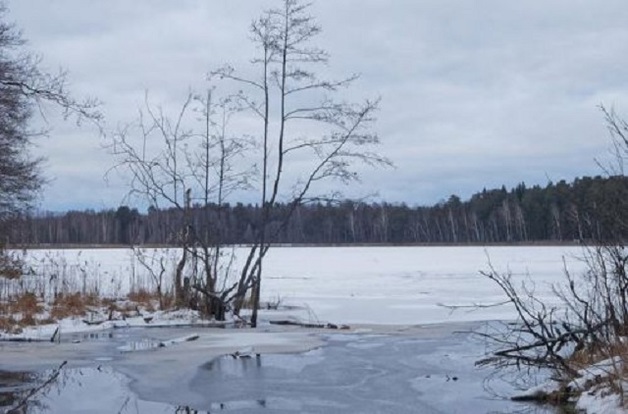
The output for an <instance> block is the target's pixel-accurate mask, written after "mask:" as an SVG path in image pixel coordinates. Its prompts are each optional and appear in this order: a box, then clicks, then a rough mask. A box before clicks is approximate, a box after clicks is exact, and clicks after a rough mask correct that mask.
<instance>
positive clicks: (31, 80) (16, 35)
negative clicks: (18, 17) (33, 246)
mask: <svg viewBox="0 0 628 414" xmlns="http://www.w3.org/2000/svg"><path fill="white" fill-rule="evenodd" d="M6 13H7V10H6V7H5V5H4V2H0V275H6V274H11V273H12V272H13V270H16V269H18V268H19V266H18V267H17V268H16V267H14V265H18V264H19V263H18V262H16V261H15V260H14V259H11V258H9V257H7V256H6V255H7V253H6V252H5V250H4V246H5V244H6V242H7V241H8V240H7V237H6V226H7V224H8V223H9V222H10V221H11V220H13V219H14V218H15V216H16V215H18V214H19V213H21V212H24V211H25V210H28V209H29V208H30V207H31V204H32V202H33V201H34V199H35V197H36V195H37V193H38V191H39V190H40V188H41V186H42V185H43V184H44V178H43V176H42V171H41V163H42V159H41V158H37V157H33V156H32V154H31V153H30V147H31V142H32V139H33V138H34V137H36V136H39V135H41V134H42V133H44V132H45V131H39V130H34V129H33V128H32V126H31V121H32V120H33V116H34V115H35V114H36V112H37V111H38V112H39V113H40V114H42V115H43V114H44V113H45V108H46V104H52V105H54V106H56V107H57V108H61V110H62V111H63V115H64V116H65V117H66V118H67V117H70V116H72V115H75V116H76V120H77V122H80V121H81V120H84V119H88V120H91V121H94V122H96V123H97V124H99V121H100V120H101V114H100V113H99V112H98V110H97V109H98V102H97V101H96V100H94V99H86V100H83V101H79V100H76V99H74V98H73V97H72V96H71V95H70V93H69V92H68V87H67V74H66V72H64V71H60V72H59V73H57V74H51V73H48V72H46V71H44V70H43V69H41V58H40V57H38V56H36V55H33V54H31V53H28V52H27V51H26V49H25V40H24V39H23V38H22V36H21V34H20V32H19V30H17V29H16V28H15V27H14V26H13V25H12V24H10V23H7V22H6ZM12 269H13V270H12Z"/></svg>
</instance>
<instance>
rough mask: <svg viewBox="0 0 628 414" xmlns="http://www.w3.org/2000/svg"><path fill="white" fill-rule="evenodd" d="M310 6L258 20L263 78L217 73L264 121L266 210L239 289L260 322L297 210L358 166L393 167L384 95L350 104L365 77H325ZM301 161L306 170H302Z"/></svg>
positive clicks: (286, 4)
mask: <svg viewBox="0 0 628 414" xmlns="http://www.w3.org/2000/svg"><path fill="white" fill-rule="evenodd" d="M309 8H310V4H309V3H303V2H301V1H299V0H283V1H282V2H281V6H280V7H278V8H274V9H270V10H267V11H266V12H265V13H264V14H263V15H262V16H261V17H260V18H259V19H257V20H255V21H254V22H253V24H252V25H251V35H252V39H253V42H254V43H255V46H256V47H257V50H258V51H259V55H258V56H256V57H254V58H253V59H252V61H251V62H252V65H253V66H254V68H253V71H256V72H257V76H255V77H251V78H249V77H245V76H244V75H241V74H240V72H238V71H236V70H235V69H234V68H232V67H223V68H221V69H219V70H216V71H214V72H212V74H211V75H212V76H218V77H220V78H221V79H225V80H230V81H233V82H236V83H237V84H239V86H240V87H242V88H243V90H242V92H241V93H240V94H239V99H240V101H241V102H242V103H243V105H245V106H246V107H247V108H248V109H249V110H250V111H251V112H252V113H253V114H255V116H256V117H257V118H258V119H259V122H260V133H259V135H258V136H259V142H260V148H261V153H260V164H261V177H260V180H259V188H258V190H259V202H260V205H261V206H262V213H261V215H260V217H259V220H258V223H257V228H256V234H257V235H256V239H255V240H256V241H255V243H254V245H253V247H252V248H251V249H250V251H249V254H248V257H247V260H246V262H245V265H244V267H243V268H242V270H241V275H240V280H239V281H238V285H237V288H236V290H235V295H236V296H237V297H239V298H242V297H244V296H245V292H246V291H247V290H249V289H251V295H252V297H251V299H252V303H253V314H252V317H251V325H253V326H255V325H256V324H257V309H258V308H259V302H260V287H261V282H262V274H263V266H262V262H263V259H264V256H265V255H266V253H267V252H268V249H269V247H270V244H271V243H272V241H273V239H274V237H275V236H276V234H277V233H278V232H279V231H280V230H281V229H282V228H283V227H284V226H285V225H286V224H287V222H288V219H289V218H290V216H291V215H292V214H293V213H294V211H295V209H296V208H297V207H298V206H299V205H300V204H302V203H306V202H308V201H311V200H321V199H327V200H329V199H334V198H336V197H337V195H338V194H337V192H334V191H331V192H330V191H323V190H324V187H323V186H322V185H320V184H321V183H322V182H324V181H327V180H333V179H336V180H339V181H341V182H343V183H351V182H354V181H356V180H357V179H358V174H357V170H356V169H355V167H356V166H357V164H368V165H375V166H381V165H388V164H389V161H388V160H387V159H386V158H384V157H382V156H381V155H379V154H378V153H376V152H373V151H372V148H373V146H374V145H376V144H378V142H379V140H378V137H377V135H376V134H375V133H373V132H372V130H371V129H370V127H371V124H372V122H373V121H374V113H375V111H376V110H377V106H378V100H366V101H364V102H361V103H355V104H351V103H346V102H344V101H341V100H336V99H334V98H333V96H334V95H335V94H336V93H337V92H339V91H340V90H342V89H345V88H347V87H349V86H350V85H351V84H352V83H353V82H354V81H355V80H356V79H357V78H358V77H357V76H356V75H352V76H349V77H346V78H342V79H326V78H324V77H323V75H322V71H323V69H324V68H325V67H326V66H327V65H328V63H329V55H328V53H327V52H326V51H324V50H323V49H320V48H318V47H316V46H315V45H314V44H313V43H312V41H313V40H314V39H315V38H316V36H317V35H318V34H319V33H320V32H321V28H320V26H319V25H318V24H316V22H315V20H314V18H313V17H312V16H311V15H310V14H309ZM247 73H250V72H247ZM298 163H301V165H303V164H305V167H302V168H299V167H296V165H297V164H298ZM278 201H282V202H286V203H288V204H289V206H290V207H289V208H288V209H286V210H285V211H281V212H280V211H278V210H277V209H275V208H274V206H275V205H276V203H277V202H278ZM237 311H239V308H238V307H236V312H237Z"/></svg>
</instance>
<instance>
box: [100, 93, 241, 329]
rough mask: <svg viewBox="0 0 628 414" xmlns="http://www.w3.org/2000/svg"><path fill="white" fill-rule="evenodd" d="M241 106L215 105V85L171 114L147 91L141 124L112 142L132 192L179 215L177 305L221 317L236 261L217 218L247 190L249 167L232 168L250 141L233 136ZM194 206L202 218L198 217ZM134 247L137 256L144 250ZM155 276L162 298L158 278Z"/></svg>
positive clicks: (173, 227) (172, 227)
mask: <svg viewBox="0 0 628 414" xmlns="http://www.w3.org/2000/svg"><path fill="white" fill-rule="evenodd" d="M238 110H239V108H238V107H237V105H234V104H233V101H232V100H231V99H221V100H217V101H216V102H212V91H211V90H208V91H207V93H206V94H204V96H199V95H194V94H193V93H191V92H190V93H188V94H187V95H186V97H185V99H184V101H183V104H182V105H181V107H180V108H179V109H178V110H176V111H175V114H174V115H170V114H169V113H168V112H167V111H166V110H165V109H164V108H162V107H160V106H156V105H153V104H151V103H150V101H149V99H148V96H147V97H146V100H145V105H144V108H143V109H142V110H140V112H139V116H138V119H137V121H136V122H134V123H131V124H128V125H125V126H124V127H121V128H120V129H119V130H118V131H117V132H116V133H115V134H113V136H112V141H111V143H110V149H111V151H112V153H113V155H114V156H115V157H116V159H117V164H116V165H115V166H114V169H122V170H124V171H125V172H130V174H128V175H127V176H128V177H130V183H129V184H130V192H129V196H130V197H132V198H139V199H140V200H142V201H143V202H144V203H148V204H149V205H150V206H152V207H154V208H168V209H174V211H176V212H177V215H176V218H175V219H174V220H172V221H170V222H169V229H168V231H169V233H170V234H171V243H172V244H174V245H175V246H179V247H181V249H182V250H181V255H180V256H179V258H178V260H177V261H176V264H175V266H174V275H173V278H172V289H173V292H172V293H173V295H174V303H175V305H176V306H178V307H191V308H193V309H198V310H200V311H201V312H203V313H204V314H205V315H206V316H208V317H214V318H216V319H219V320H223V319H224V317H225V313H226V312H227V310H228V304H227V302H226V300H225V297H224V286H225V285H226V284H227V281H228V280H229V272H230V263H231V261H232V258H231V257H230V256H231V253H230V252H229V251H227V252H225V251H224V250H223V249H222V248H221V247H222V244H223V241H222V237H221V234H220V233H221V226H220V219H218V220H212V215H215V214H218V215H220V210H221V208H222V207H221V206H222V205H223V203H225V201H226V199H227V197H228V196H229V195H230V194H231V193H233V192H234V191H235V190H237V189H241V188H244V187H246V185H247V182H248V177H249V175H250V174H249V172H248V170H247V168H248V167H246V166H245V167H244V168H243V169H240V168H236V167H235V166H234V161H235V160H236V159H237V158H239V157H242V156H243V153H244V152H245V151H246V150H247V147H248V142H247V140H245V139H240V138H236V137H233V136H230V135H229V134H228V124H229V121H230V118H231V116H232V114H233V113H235V112H237V111H238ZM193 207H194V210H195V212H198V211H200V212H201V214H200V216H199V214H198V213H196V214H194V216H193V214H192V208H193ZM135 251H136V253H137V254H138V258H140V256H141V250H137V249H135ZM153 262H154V261H153ZM158 262H159V269H158V271H157V273H155V274H158V275H160V277H162V275H163V271H164V269H163V268H164V263H163V261H162V260H159V261H158ZM151 272H154V269H153V270H151ZM151 272H149V273H151ZM151 274H152V273H151ZM155 280H156V281H157V280H158V281H159V283H158V284H157V288H158V293H159V296H160V300H162V295H163V294H165V292H163V289H162V282H161V279H160V278H157V279H155ZM162 303H163V300H162Z"/></svg>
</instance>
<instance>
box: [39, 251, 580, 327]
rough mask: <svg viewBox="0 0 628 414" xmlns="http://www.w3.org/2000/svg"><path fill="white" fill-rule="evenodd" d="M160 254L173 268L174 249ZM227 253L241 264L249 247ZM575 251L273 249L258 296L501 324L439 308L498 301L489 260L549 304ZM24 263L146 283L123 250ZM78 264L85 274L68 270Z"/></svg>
mask: <svg viewBox="0 0 628 414" xmlns="http://www.w3.org/2000/svg"><path fill="white" fill-rule="evenodd" d="M162 252H163V254H165V255H167V256H168V257H170V258H171V260H170V262H169V263H170V265H171V266H174V260H175V259H176V251H174V250H172V249H171V250H161V251H160V252H159V254H162ZM234 252H235V254H236V257H237V258H238V259H240V260H242V258H243V256H244V255H245V253H246V250H245V249H244V248H236V249H235V250H234ZM149 253H150V254H152V251H151V250H149ZM582 253H583V251H582V248H581V247H577V246H534V247H521V246H516V247H513V246H491V247H486V248H484V247H477V246H472V247H441V246H437V247H277V248H272V249H271V250H270V251H269V253H268V255H267V258H266V260H265V262H264V281H263V285H262V299H263V300H269V301H277V300H279V301H281V303H282V304H284V305H295V306H300V307H305V308H307V309H308V311H307V312H304V313H303V315H302V316H303V317H304V318H309V319H318V320H321V321H330V322H334V323H346V324H426V323H442V322H451V321H481V320H494V319H508V318H512V317H513V313H512V309H511V308H510V307H508V306H504V307H498V308H490V309H484V310H480V311H475V312H466V311H462V310H459V311H456V312H454V313H452V312H451V311H450V310H449V309H447V308H445V307H443V306H442V305H470V304H491V303H498V302H501V301H503V299H504V298H503V295H502V293H501V292H500V291H499V289H498V288H497V286H496V285H495V284H494V283H492V282H491V281H489V280H488V279H487V278H486V277H484V276H482V275H481V274H480V271H486V270H488V269H489V262H490V263H491V264H492V266H493V267H494V268H495V270H497V271H500V272H511V273H512V274H513V277H515V278H517V279H518V280H521V281H525V282H526V283H528V285H530V286H532V285H534V288H535V293H536V295H537V297H538V298H539V299H541V300H543V301H544V302H545V303H554V302H556V298H555V295H554V294H553V292H552V290H551V285H552V284H554V283H560V282H561V281H562V280H563V276H564V266H565V265H567V267H568V268H569V270H570V271H571V272H574V273H577V272H579V271H580V269H582V268H583V263H582V261H581V260H580V259H579V257H580V256H582ZM29 261H30V262H31V263H32V264H33V265H34V266H35V267H37V266H38V265H39V266H42V264H46V265H49V263H50V262H55V263H57V265H56V266H57V268H58V267H59V263H61V264H62V265H63V269H68V270H67V272H68V274H69V275H70V276H69V277H70V278H72V277H74V278H75V279H76V280H75V281H73V282H72V281H70V283H74V284H76V285H77V286H81V285H82V284H83V283H87V284H88V285H90V284H95V283H97V284H98V288H99V290H100V291H101V292H103V293H105V294H118V295H119V294H124V293H126V292H127V291H128V290H129V288H130V286H131V284H135V285H139V286H143V285H147V284H150V278H149V277H148V276H147V275H146V274H145V273H143V272H142V269H141V267H140V266H139V265H138V264H137V262H136V260H135V259H134V258H133V255H132V252H131V251H130V250H129V249H92V250H72V249H70V250H34V251H32V252H31V253H30V258H29ZM76 266H80V267H81V269H82V270H75V271H74V272H72V269H73V267H76ZM235 268H236V269H237V260H236V267H235ZM58 270H59V269H57V271H58ZM84 278H87V281H86V282H85V281H84V280H83V279H84Z"/></svg>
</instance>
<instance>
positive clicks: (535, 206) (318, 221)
mask: <svg viewBox="0 0 628 414" xmlns="http://www.w3.org/2000/svg"><path fill="white" fill-rule="evenodd" d="M627 202H628V178H626V177H622V176H613V177H584V178H579V179H576V180H575V181H574V182H572V183H567V182H565V181H560V182H558V183H549V184H548V185H547V186H545V187H541V186H538V185H535V186H533V187H527V186H526V185H525V184H523V183H522V184H519V185H518V186H516V187H515V188H512V189H510V190H508V189H506V188H505V187H502V188H501V189H493V190H486V189H484V190H483V191H481V192H479V193H477V194H474V195H473V196H472V197H471V198H470V199H469V200H467V201H462V200H461V199H460V198H459V197H457V196H455V195H452V196H451V197H449V199H448V200H447V201H442V202H440V203H438V204H436V205H433V206H424V207H410V206H407V205H405V204H387V203H362V202H352V201H342V202H338V203H327V204H320V203H319V204H308V205H301V206H298V207H297V208H296V210H295V212H294V214H293V215H292V217H291V219H290V220H289V222H287V223H285V224H284V225H282V224H281V223H280V222H279V221H277V222H275V223H273V225H274V230H273V225H271V226H270V227H271V231H272V232H273V233H277V234H278V236H277V237H276V239H275V240H274V242H276V243H306V244H344V243H515V242H565V241H569V242H572V241H587V240H608V239H613V238H616V237H622V236H626V235H621V234H616V231H617V230H616V228H615V227H614V225H613V223H617V222H618V221H617V220H618V219H619V220H620V222H624V223H625V222H626V220H628V209H627V206H626V203H627ZM288 208H289V207H288V206H282V205H279V209H278V211H279V212H281V210H282V209H288ZM260 212H261V209H260V208H259V206H256V205H251V204H249V205H244V204H240V203H238V204H235V205H230V204H225V205H222V206H218V205H210V206H208V207H198V206H197V207H192V208H191V209H190V211H189V212H188V213H187V216H186V217H183V213H182V212H181V211H180V210H158V209H155V208H149V210H148V212H147V213H146V214H141V213H139V212H138V211H137V210H136V209H131V208H129V207H126V206H122V207H119V208H118V209H117V210H115V209H114V210H106V211H100V212H96V211H70V212H67V213H64V214H52V213H40V214H36V215H32V216H27V217H26V216H25V217H22V218H20V219H19V220H18V221H17V222H16V223H15V225H14V226H13V228H12V231H11V233H10V235H9V240H8V242H9V243H10V244H12V245H37V244H52V245H55V244H79V245H80V244H86V245H88V244H89V245H125V244H171V243H174V242H175V241H176V234H173V231H172V229H180V228H182V227H183V226H181V224H182V223H183V222H184V220H185V222H187V223H190V226H191V227H192V228H194V230H195V232H196V234H197V235H199V236H198V237H203V238H205V239H206V240H207V241H209V242H210V243H211V242H212V241H214V240H221V243H225V244H246V243H250V242H253V237H254V234H255V231H254V230H255V228H254V226H255V223H256V222H258V218H259V215H260ZM280 214H281V213H280ZM624 228H625V227H624Z"/></svg>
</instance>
